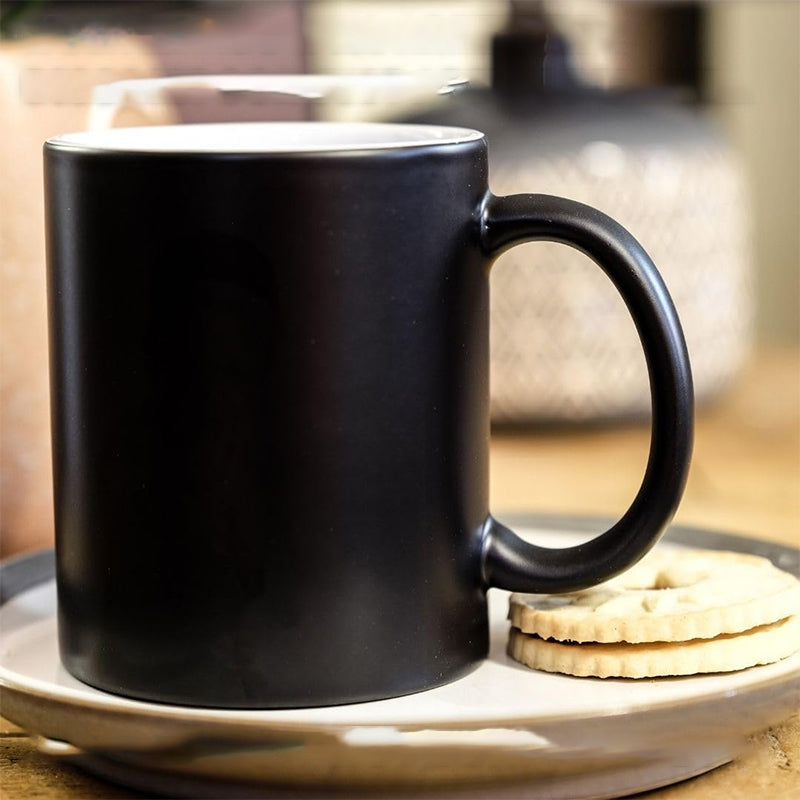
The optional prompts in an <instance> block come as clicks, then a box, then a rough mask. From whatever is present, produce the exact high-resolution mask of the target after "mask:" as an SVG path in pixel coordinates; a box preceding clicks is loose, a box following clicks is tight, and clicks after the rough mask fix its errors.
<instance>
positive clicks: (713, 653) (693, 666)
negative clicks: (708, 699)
mask: <svg viewBox="0 0 800 800" xmlns="http://www.w3.org/2000/svg"><path fill="white" fill-rule="evenodd" d="M797 650H800V615H798V616H792V617H788V618H786V619H782V620H780V621H778V622H773V623H771V624H769V625H761V626H759V627H757V628H753V629H752V630H749V631H745V632H743V633H736V634H723V635H721V636H718V637H717V638H715V639H694V640H692V641H689V642H644V643H641V644H628V643H627V642H614V643H607V644H603V643H592V642H589V643H581V644H578V643H574V644H566V643H564V642H554V641H547V640H544V639H540V638H538V637H537V636H532V635H530V634H527V633H521V632H520V631H518V630H517V629H516V628H512V629H511V635H510V637H509V642H508V654H509V655H510V656H511V657H512V658H514V659H515V660H517V661H519V662H521V663H523V664H525V666H528V667H532V668H533V669H539V670H544V671H545V672H561V673H565V674H567V675H577V676H579V677H589V676H594V677H598V678H611V677H619V678H657V677H665V676H669V675H694V674H697V673H705V672H732V671H734V670H739V669H745V668H746V667H753V666H755V665H757V664H770V663H772V662H773V661H780V660H781V659H782V658H786V657H787V656H790V655H791V654H792V653H794V652H796V651H797Z"/></svg>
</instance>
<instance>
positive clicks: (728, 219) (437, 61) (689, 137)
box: [0, 0, 800, 555]
mask: <svg viewBox="0 0 800 800" xmlns="http://www.w3.org/2000/svg"><path fill="white" fill-rule="evenodd" d="M0 15H1V16H0V478H1V479H2V485H1V487H0V553H2V555H8V554H11V553H15V552H18V551H20V550H24V549H32V548H36V547H41V546H45V545H48V544H50V543H51V541H52V510H51V504H52V493H51V485H50V450H49V418H48V415H49V410H48V408H49V404H48V386H47V331H46V294H45V283H44V274H45V273H44V237H43V208H42V189H41V145H42V142H43V141H44V140H45V139H46V138H47V137H49V136H52V135H55V134H58V133H62V132H66V131H72V130H82V129H86V128H87V127H88V126H89V125H90V109H91V103H92V90H93V87H95V86H96V85H99V84H108V83H111V82H114V81H120V80H128V79H145V78H153V77H160V76H182V75H184V76H185V75H214V74H279V75H283V74H325V75H340V76H354V75H358V76H373V77H375V76H380V77H383V78H386V79H387V80H386V82H385V83H381V81H377V82H371V83H363V84H357V83H347V82H345V83H343V85H342V86H341V87H340V88H339V89H334V90H332V91H330V92H328V93H325V95H324V96H322V97H319V98H309V97H296V96H292V95H290V94H285V93H274V92H273V93H255V92H244V91H236V92H218V91H216V90H214V89H210V88H202V87H199V86H195V87H183V88H180V89H178V88H174V89H169V90H164V91H159V92H150V93H147V94H142V93H139V94H136V93H131V94H129V95H126V96H125V97H121V98H120V102H119V103H118V104H117V105H115V106H113V107H107V108H105V111H107V112H109V113H106V114H101V115H98V114H96V113H95V114H94V116H92V122H91V124H114V125H138V124H154V123H155V124H172V123H186V122H200V121H222V120H270V119H301V120H302V119H358V120H415V121H425V122H443V123H448V124H458V125H465V126H469V127H476V128H479V129H481V130H484V131H485V132H486V133H487V134H488V137H489V143H490V166H491V176H490V177H491V184H492V188H493V190H494V191H495V193H497V194H507V193H512V192H517V191H538V192H547V193H552V194H562V195H566V196H570V197H572V198H574V199H578V200H582V201H584V202H588V203H591V204H592V205H595V206H597V207H598V208H600V209H601V210H603V211H606V212H607V213H609V214H611V215H612V216H614V217H616V218H617V219H618V220H619V221H620V222H622V223H623V224H624V225H626V226H627V227H629V228H630V230H631V231H632V232H633V233H634V235H635V236H636V237H637V238H639V239H640V240H641V241H642V243H643V244H644V245H645V247H646V248H647V249H648V250H649V251H650V253H651V255H652V256H653V257H654V259H655V261H656V263H657V264H658V265H659V268H660V269H661V271H662V273H663V274H664V276H665V279H666V281H667V284H668V286H669V288H670V291H671V292H672V294H673V297H674V298H675V301H676V305H677V307H678V311H679V313H680V315H681V317H682V320H683V323H684V327H685V330H686V335H687V340H688V343H689V348H690V353H691V357H692V360H693V364H694V369H695V377H696V383H697V390H698V400H699V403H700V408H701V413H705V412H704V409H708V410H709V411H708V412H707V413H712V410H713V409H714V407H715V406H716V405H718V404H720V403H723V402H724V400H725V397H726V396H727V395H728V394H729V393H730V392H731V391H733V390H734V389H735V387H736V385H737V382H738V381H741V380H742V377H741V376H742V375H743V374H747V375H750V376H752V375H753V374H759V373H758V372H757V367H758V364H759V363H761V362H762V361H764V360H767V361H769V362H770V363H773V362H774V356H773V354H774V353H775V352H780V353H782V354H783V355H782V356H781V357H780V360H779V363H780V369H781V371H782V374H783V377H782V378H781V380H780V381H779V382H778V384H772V385H771V386H773V388H770V389H769V390H768V391H769V392H774V391H776V390H775V389H774V386H775V385H778V386H779V387H780V390H779V391H780V392H781V393H782V394H784V395H786V398H784V401H785V402H787V403H788V406H789V409H790V410H789V411H787V412H786V413H787V414H789V415H790V416H791V418H792V420H795V422H792V423H791V425H790V426H789V428H787V429H786V430H788V431H789V432H790V436H795V435H796V415H794V416H792V415H793V414H794V412H793V411H792V410H791V408H792V407H793V406H794V405H796V403H797V389H798V378H797V369H796V367H797V364H796V362H797V357H796V356H797V353H798V347H800V324H799V323H798V318H799V313H798V311H799V309H798V306H799V305H800V238H799V235H798V229H799V228H800V225H798V221H799V220H800V159H799V155H798V151H799V148H798V142H799V141H800V56H799V55H798V54H800V4H798V3H796V2H772V1H771V0H764V1H763V2H762V1H759V2H725V1H723V0H719V1H718V2H644V1H642V2H633V0H631V1H630V2H613V1H612V0H558V2H556V1H555V0H553V1H552V2H506V1H505V0H316V1H313V0H306V1H305V2H300V1H297V2H287V1H285V0H284V1H283V2H276V1H273V0H246V1H242V2H239V1H238V0H227V1H226V2H204V1H202V0H179V1H177V2H170V1H168V0H149V1H148V2H122V1H118V2H107V1H106V0H96V1H94V2H86V1H83V0H81V1H76V2H72V1H71V0H49V1H48V0H27V1H22V0H20V1H14V0H3V1H2V2H1V3H0ZM389 78H392V79H398V78H405V79H407V80H406V81H405V82H403V83H401V84H398V83H397V82H396V80H395V81H394V82H391V81H389V80H388V79H389ZM465 79H466V80H468V81H469V86H468V88H466V89H461V90H458V91H455V92H449V93H440V92H439V91H438V90H439V89H440V87H443V86H446V85H447V84H448V82H452V81H461V80H465ZM94 110H95V112H96V111H97V108H96V107H95V109H94ZM98 120H102V122H101V123H98ZM492 287H493V299H492V303H493V308H492V358H493V362H492V415H493V421H494V424H495V432H496V437H497V441H499V442H500V446H499V450H498V452H499V453H500V456H499V457H500V458H501V459H505V460H504V461H503V464H504V465H505V466H506V467H507V468H508V470H509V472H507V473H504V474H511V472H513V468H514V465H515V463H516V462H514V453H515V452H516V450H515V449H514V447H515V445H514V444H513V441H516V440H514V439H512V437H514V436H521V435H522V436H527V437H528V439H530V437H534V438H536V437H539V438H542V437H544V438H545V439H546V438H547V437H552V436H553V435H554V434H553V432H558V431H564V430H565V429H568V430H569V431H570V434H569V435H570V436H572V437H573V439H571V440H570V441H572V442H577V441H578V440H576V439H574V437H575V436H581V435H582V434H581V431H591V430H594V429H596V428H597V427H598V426H601V427H603V429H604V430H614V429H616V430H620V431H624V430H627V429H630V428H631V427H633V428H636V427H637V426H639V427H641V428H642V429H644V430H645V431H646V425H645V424H644V423H645V422H646V418H647V413H648V407H649V401H648V390H647V379H646V373H645V367H644V359H643V357H642V356H641V353H640V351H639V345H638V340H637V338H636V335H635V332H634V330H633V326H632V323H630V321H629V320H628V317H627V313H626V311H625V309H624V307H623V306H622V303H621V301H620V300H619V299H618V298H617V296H616V294H615V293H614V291H613V290H612V289H611V287H610V285H608V284H607V282H606V280H605V278H604V277H603V275H602V273H601V272H600V271H599V270H597V269H596V267H594V266H593V265H590V264H588V263H587V262H586V260H585V259H584V258H583V257H582V256H581V255H580V254H578V253H576V252H574V251H571V250H568V249H567V248H564V247H556V246H551V245H530V246H525V247H523V248H517V249H515V250H514V251H513V253H511V254H508V255H507V256H504V257H503V259H501V262H499V263H498V265H497V267H496V268H495V270H494V272H493V277H492ZM786 354H788V356H787V355H786ZM770 359H772V361H770ZM774 363H777V362H774ZM754 364H755V365H756V367H755V369H756V372H755V373H754V372H753V370H754V366H753V365H754ZM751 380H752V378H751ZM752 391H753V392H755V394H757V393H758V386H757V385H755V386H754V388H753V389H752ZM773 399H774V398H773ZM765 402H766V403H767V405H769V402H768V401H765ZM767 405H762V406H758V405H757V404H756V406H753V408H754V409H755V410H754V412H753V413H756V414H757V413H759V411H758V408H762V410H763V409H764V408H766V407H767ZM576 431H577V433H576ZM586 435H589V434H586ZM733 435H735V432H733ZM784 438H785V437H784ZM504 442H505V444H504ZM796 446H797V443H796V441H795V440H792V441H790V443H789V448H790V450H789V456H788V458H789V459H790V468H791V469H793V470H795V472H794V473H792V474H794V475H796V474H797V472H796V470H797V460H800V455H798V456H797V457H794V456H792V455H791V452H793V448H796ZM798 452H799V453H800V451H798ZM642 458H644V456H642ZM640 469H641V468H640V465H639V464H634V466H633V468H632V472H633V473H638V472H640ZM752 469H754V470H755V469H757V463H756V462H753V465H752ZM523 474H524V471H523ZM565 475H566V473H565ZM493 491H494V494H493V497H494V498H495V500H496V501H497V502H503V501H504V500H505V499H509V505H517V506H520V507H523V506H526V507H528V508H529V509H535V508H536V507H537V506H539V505H540V504H541V500H542V497H538V498H537V496H536V495H535V494H531V495H529V496H528V497H527V499H522V500H521V499H519V497H520V496H519V495H515V496H514V497H511V495H506V494H504V491H503V489H502V488H495V489H494V490H493ZM788 491H789V492H790V494H791V489H790V490H788ZM622 492H623V494H625V496H630V494H631V490H630V488H629V487H627V486H623V487H622ZM615 502H616V501H615ZM764 502H769V500H768V499H765V501H764ZM788 503H789V512H788V516H787V517H786V519H788V520H790V522H791V521H794V522H796V521H797V513H798V511H797V509H798V508H800V505H798V499H797V492H795V493H794V494H792V496H791V497H790V498H789V500H788ZM596 506H597V510H600V511H602V510H605V509H604V508H602V507H601V506H603V502H602V501H598V502H597V503H596ZM548 510H563V511H570V510H571V509H569V508H558V509H548Z"/></svg>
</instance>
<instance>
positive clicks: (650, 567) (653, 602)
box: [509, 549, 800, 643]
mask: <svg viewBox="0 0 800 800" xmlns="http://www.w3.org/2000/svg"><path fill="white" fill-rule="evenodd" d="M795 614H800V581H798V580H797V578H795V577H794V576H793V575H791V574H789V573H788V572H784V571H783V570H780V569H778V568H777V567H775V566H774V565H773V564H772V563H771V562H770V561H769V560H767V559H766V558H761V557H759V556H753V555H746V554H743V553H733V552H720V551H704V550H691V549H685V550H678V549H675V550H666V549H665V550H663V551H654V552H652V553H650V554H649V555H648V556H646V557H645V558H644V559H642V561H640V562H639V563H638V564H636V565H635V566H633V567H631V568H630V569H629V570H627V571H626V572H624V573H622V574H621V575H619V576H617V577H616V578H613V579H612V580H610V581H606V582H605V583H602V584H600V585H598V586H595V587H592V588H590V589H585V590H583V591H579V592H573V593H570V594H563V595H525V594H513V595H511V599H510V603H509V619H510V621H511V624H512V626H513V627H514V628H518V629H519V630H520V631H522V632H524V633H528V634H536V635H537V636H539V637H541V638H542V639H555V640H557V641H559V642H605V643H611V642H629V643H639V642H686V641H688V640H693V639H711V638H714V637H716V636H719V635H720V634H730V633H739V632H741V631H747V630H750V629H752V628H756V627H758V626H762V625H767V624H769V623H773V622H776V621H777V620H781V619H784V618H786V617H789V616H792V615H795Z"/></svg>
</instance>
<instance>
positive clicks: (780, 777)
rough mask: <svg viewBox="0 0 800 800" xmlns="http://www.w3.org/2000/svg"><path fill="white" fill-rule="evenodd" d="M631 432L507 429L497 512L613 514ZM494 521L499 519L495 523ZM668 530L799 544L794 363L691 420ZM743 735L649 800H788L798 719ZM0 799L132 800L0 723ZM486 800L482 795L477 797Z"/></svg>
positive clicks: (769, 368)
mask: <svg viewBox="0 0 800 800" xmlns="http://www.w3.org/2000/svg"><path fill="white" fill-rule="evenodd" d="M648 443H649V431H648V429H647V428H646V427H643V426H641V425H633V424H632V425H627V426H622V427H620V426H613V427H612V426H606V427H599V428H592V429H588V430H587V429H572V430H569V429H567V430H557V431H556V430H552V429H535V430H531V429H514V430H511V429H506V430H500V431H496V432H495V433H494V435H493V442H492V453H491V498H492V508H493V509H494V510H495V511H496V512H498V513H499V512H502V511H510V512H520V511H535V512H548V513H549V512H553V513H565V514H599V515H604V516H614V515H619V514H620V513H621V511H623V510H624V509H625V508H626V507H627V505H628V504H629V503H630V501H631V499H632V498H633V496H634V494H635V493H636V490H637V489H638V486H639V482H640V480H641V476H642V473H643V470H644V465H645V463H646V460H647V450H648ZM499 515H500V516H501V517H502V513H499ZM676 522H678V523H682V524H686V525H694V526H701V527H707V528H713V529H715V530H722V531H728V532H732V533H740V534H745V535H748V536H753V537H757V538H762V539H766V540H770V541H775V542H781V543H783V544H789V545H792V546H800V353H798V351H797V350H777V349H765V348H762V349H760V350H759V351H758V353H757V354H755V355H754V357H753V358H752V359H751V362H750V363H749V364H748V366H747V368H746V369H745V370H744V372H743V374H742V375H741V377H740V378H739V379H738V380H737V381H736V383H735V385H733V386H731V387H730V388H729V390H728V391H727V392H726V393H725V394H724V395H723V396H722V397H721V398H720V399H719V400H718V401H716V402H715V403H714V404H713V405H712V406H711V407H707V408H702V409H700V411H699V412H698V418H697V434H696V440H695V451H694V460H693V466H692V471H691V474H690V478H689V484H688V486H687V490H686V494H685V498H684V501H683V503H682V506H681V508H680V511H679V513H678V515H677V518H676ZM786 716H787V719H786V721H785V722H784V723H782V724H780V725H778V726H776V727H774V728H772V729H770V730H768V731H764V732H763V733H762V734H759V735H758V736H756V737H754V739H753V741H752V743H751V747H750V749H749V750H748V751H747V752H746V753H745V754H743V755H742V756H741V757H740V758H738V759H736V760H735V761H734V762H732V763H731V764H727V765H725V766H723V767H720V768H719V769H716V770H714V771H713V772H710V773H707V774H706V775H701V776H700V777H698V778H694V779H693V780H690V781H686V782H684V783H681V784H678V785H676V786H672V787H668V788H666V789H661V790H658V791H654V792H648V793H645V794H643V795H639V797H641V798H645V797H646V798H648V800H697V799H698V798H704V800H716V799H717V798H720V799H721V798H724V800H752V799H753V798H762V797H763V798H767V797H768V798H770V799H771V800H797V798H798V796H800V790H798V786H800V713H798V710H797V709H791V708H787V710H786ZM0 748H1V749H0V770H1V772H0V798H4V800H22V799H23V798H24V799H25V800H30V799H32V798H41V799H42V800H45V798H47V799H48V800H49V798H64V799H65V800H67V799H69V798H134V797H144V796H145V795H142V794H138V793H136V792H132V791H128V790H126V789H123V788H120V787H117V786H113V785H111V784H108V783H105V782H103V781H99V780H96V779H95V778H93V777H91V776H89V775H86V774H84V773H82V772H81V771H79V770H77V769H75V768H72V767H70V766H68V765H64V764H61V763H57V762H55V761H53V760H51V759H49V758H48V757H46V756H43V755H40V754H39V753H37V752H36V750H35V748H34V746H33V743H32V740H31V739H29V738H28V737H27V736H26V734H25V733H24V732H23V731H21V730H19V729H18V728H16V727H15V726H14V725H12V724H11V723H8V722H4V721H2V720H0ZM488 796H489V795H487V797H488Z"/></svg>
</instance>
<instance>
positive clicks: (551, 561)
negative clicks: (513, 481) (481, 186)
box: [480, 194, 694, 593]
mask: <svg viewBox="0 0 800 800" xmlns="http://www.w3.org/2000/svg"><path fill="white" fill-rule="evenodd" d="M480 222H481V244H482V246H483V249H484V253H485V254H486V255H487V257H488V258H490V259H492V260H493V259H495V258H496V257H497V256H499V255H500V254H501V253H502V252H504V251H505V250H507V249H508V248H510V247H512V246H513V245H515V244H521V243H522V242H530V241H541V240H548V241H553V242H560V243H563V244H568V245H570V246H572V247H575V248H576V249H578V250H580V251H582V252H583V253H585V254H586V255H588V256H589V257H590V258H591V259H592V260H593V261H595V262H596V263H597V265H598V266H599V267H600V268H601V269H602V270H603V271H604V272H605V273H606V274H607V275H608V277H609V278H610V279H611V281H612V283H613V284H614V286H616V288H617V290H618V291H619V293H620V295H622V298H623V300H624V301H625V305H626V306H627V307H628V311H629V312H630V314H631V316H632V317H633V321H634V323H635V325H636V329H637V331H638V333H639V338H640V340H641V343H642V347H643V349H644V354H645V358H646V360H647V369H648V373H649V377H650V394H651V398H652V431H651V439H650V455H649V458H648V462H647V468H646V470H645V474H644V479H643V480H642V484H641V487H640V488H639V492H638V494H637V495H636V497H635V498H634V500H633V503H632V504H631V506H630V508H629V509H628V510H627V512H626V513H625V514H624V516H623V517H622V518H621V519H620V520H619V522H617V523H616V524H615V525H613V526H612V527H611V528H609V530H607V531H606V532H605V533H602V534H600V535H599V536H597V537H596V538H594V539H592V540H590V541H588V542H586V543H585V544H580V545H577V546H574V547H565V548H557V549H553V548H547V547H539V546H537V545H534V544H530V543H528V542H525V541H523V540H522V539H521V538H520V537H518V536H517V535H516V534H515V533H513V532H512V531H511V530H509V529H508V528H506V527H505V526H504V525H501V524H500V523H499V522H497V521H496V520H495V519H494V518H492V517H491V516H489V518H488V520H487V522H486V525H485V527H484V530H483V549H482V568H483V579H484V583H485V585H486V586H487V587H488V586H496V587H499V588H502V589H508V590H510V591H517V592H534V593H540V592H541V593H549V592H571V591H576V590H578V589H582V588H586V587H587V586H592V585H594V584H597V583H600V582H602V581H604V580H607V579H608V578H611V577H613V576H614V575H617V574H619V573H620V572H622V571H623V570H625V569H626V568H628V567H629V566H630V565H632V564H633V563H635V562H636V561H638V560H639V559H640V558H641V557H642V556H643V555H644V554H645V553H647V551H648V550H650V548H651V547H652V546H653V545H654V544H655V543H656V541H658V539H659V537H660V536H661V534H662V532H663V531H664V529H665V528H666V527H667V525H668V524H669V522H670V520H671V519H672V517H673V515H674V513H675V510H676V509H677V507H678V503H679V502H680V499H681V495H682V494H683V490H684V487H685V485H686V478H687V475H688V472H689V463H690V460H691V453H692V440H693V428H694V419H693V416H694V396H693V391H692V376H691V369H690V367H689V357H688V353H687V350H686V342H685V340H684V337H683V332H682V330H681V326H680V322H679V321H678V316H677V314H676V312H675V307H674V305H673V303H672V300H671V298H670V296H669V293H668V292H667V289H666V287H665V285H664V282H663V280H662V278H661V276H660V275H659V273H658V270H657V269H656V267H655V265H654V264H653V262H652V261H651V260H650V257H649V256H648V255H647V253H646V252H645V250H644V248H643V247H642V246H641V245H640V244H639V243H638V242H637V241H636V239H634V238H633V236H631V234H630V233H629V232H628V231H627V230H625V228H623V227H622V226H621V225H620V224H619V223H617V222H615V221H614V220H613V219H611V218H610V217H608V216H606V215H605V214H603V213H602V212H600V211H597V210H596V209H594V208H592V207H591V206H587V205H584V204H582V203H577V202H575V201H573V200H566V199H564V198H561V197H551V196H548V195H537V194H520V195H511V196H509V197H495V196H494V195H492V194H488V195H487V197H486V199H485V201H484V203H483V205H482V208H481V218H480Z"/></svg>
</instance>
